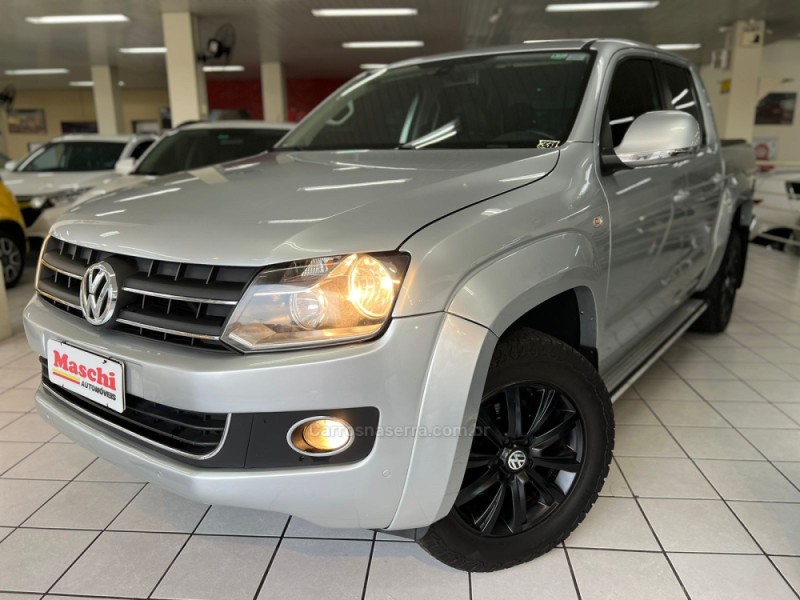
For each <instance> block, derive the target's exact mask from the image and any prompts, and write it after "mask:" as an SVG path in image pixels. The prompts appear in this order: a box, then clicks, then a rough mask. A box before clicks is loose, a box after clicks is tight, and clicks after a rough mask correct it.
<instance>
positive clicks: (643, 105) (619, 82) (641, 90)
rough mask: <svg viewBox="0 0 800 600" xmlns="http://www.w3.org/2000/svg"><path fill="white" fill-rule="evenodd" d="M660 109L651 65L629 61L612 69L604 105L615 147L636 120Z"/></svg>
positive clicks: (649, 61) (642, 59) (645, 62)
mask: <svg viewBox="0 0 800 600" xmlns="http://www.w3.org/2000/svg"><path fill="white" fill-rule="evenodd" d="M661 109H662V106H661V95H660V93H659V90H658V82H657V79H656V72H655V66H654V64H653V62H652V61H651V60H648V59H644V58H641V59H640V58H632V59H628V60H625V61H623V62H621V63H619V64H618V65H617V67H616V69H615V70H614V75H613V78H612V80H611V90H610V92H609V94H608V103H607V111H608V115H607V118H608V123H609V125H610V127H611V137H612V140H613V145H614V146H615V147H616V146H619V144H620V142H621V141H622V138H623V137H624V136H625V133H626V132H627V131H628V127H630V126H631V123H633V120H634V119H636V117H639V116H641V115H643V114H644V113H646V112H650V111H653V110H661Z"/></svg>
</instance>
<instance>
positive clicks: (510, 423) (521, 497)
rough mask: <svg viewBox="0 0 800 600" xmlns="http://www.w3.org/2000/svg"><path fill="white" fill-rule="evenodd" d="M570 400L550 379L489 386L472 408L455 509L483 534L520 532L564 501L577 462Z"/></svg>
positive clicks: (576, 426) (578, 438)
mask: <svg viewBox="0 0 800 600" xmlns="http://www.w3.org/2000/svg"><path fill="white" fill-rule="evenodd" d="M583 441H584V432H583V427H582V425H581V419H580V416H579V414H578V412H577V409H576V407H575V404H574V403H573V402H572V401H571V400H570V399H569V398H568V397H567V396H566V395H565V394H564V393H563V392H561V391H560V390H558V389H556V388H555V387H554V386H552V385H547V384H542V383H536V382H522V383H514V384H511V385H509V386H507V387H504V388H503V389H501V390H498V391H496V392H492V393H491V394H490V395H489V396H488V397H487V398H485V399H484V401H483V403H482V405H481V409H480V412H479V415H478V425H477V428H476V434H475V436H474V438H473V443H472V449H471V452H470V456H469V462H468V463H467V472H466V475H465V477H464V483H463V484H462V488H461V491H460V492H459V494H458V497H457V498H456V501H455V508H456V512H457V514H458V515H459V516H460V517H461V518H462V519H463V520H464V522H465V523H466V524H467V525H469V526H470V527H472V528H474V529H475V530H476V531H477V532H478V533H480V534H481V535H483V536H507V535H513V534H517V533H521V532H523V531H527V530H529V529H531V528H532V527H534V526H536V525H537V524H538V523H540V522H541V521H542V520H544V519H546V518H548V516H549V515H550V514H552V512H553V511H554V510H556V509H557V508H558V507H559V506H560V505H561V504H562V503H563V502H564V500H565V498H566V495H567V494H568V493H569V491H570V489H571V487H572V484H573V483H574V481H575V478H576V475H577V474H578V472H579V470H580V468H581V463H582V461H583V452H584V443H583Z"/></svg>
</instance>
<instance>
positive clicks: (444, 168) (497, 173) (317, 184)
mask: <svg viewBox="0 0 800 600" xmlns="http://www.w3.org/2000/svg"><path fill="white" fill-rule="evenodd" d="M558 155H559V151H558V150H530V149H525V150H505V149H498V150H459V151H447V150H386V151H346V152H343V151H339V152H322V151H317V152H293V153H273V154H265V155H260V156H258V157H255V158H250V159H245V160H242V161H237V162H233V163H227V164H225V165H216V166H213V167H206V168H203V169H198V170H196V171H191V172H188V173H178V174H175V175H169V176H166V177H161V178H158V179H155V180H151V181H146V182H142V183H138V184H136V185H134V186H133V187H132V188H127V189H125V190H121V191H117V192H111V193H110V194H108V195H106V196H103V197H101V198H98V199H95V200H90V201H88V202H84V203H82V204H79V205H77V206H75V207H73V208H72V209H71V210H69V211H68V212H67V213H65V214H64V215H63V217H62V218H61V220H59V221H58V222H57V223H56V225H55V226H54V229H53V233H54V234H55V235H56V236H57V237H58V238H60V239H63V240H65V241H68V242H72V243H75V244H79V245H82V246H89V247H93V248H98V249H102V250H110V251H114V252H119V253H125V254H131V255H135V256H141V257H144V258H151V259H156V260H168V261H178V262H194V263H204V264H224V265H232V266H236V265H239V266H262V265H267V264H274V263H281V262H286V261H291V260H301V259H306V258H312V257H315V256H330V255H337V254H348V253H352V252H378V251H383V250H393V249H396V248H398V247H399V246H400V245H401V244H402V243H403V241H404V240H405V239H406V238H408V237H409V236H411V235H412V234H414V233H415V232H416V231H418V230H419V229H421V228H422V227H425V226H426V225H427V224H429V223H431V222H432V221H435V220H437V219H440V218H442V217H444V216H446V215H448V214H450V213H452V212H455V211H458V210H460V209H462V208H464V207H466V206H469V205H471V204H474V203H476V202H480V201H482V200H486V199H488V198H491V197H492V196H496V195H498V194H501V193H503V192H507V191H509V190H512V189H514V188H518V187H520V186H523V185H527V184H530V183H531V182H533V181H536V180H538V179H541V178H543V177H544V176H546V175H547V174H548V173H549V172H550V171H552V169H553V168H554V167H555V165H556V163H557V162H558Z"/></svg>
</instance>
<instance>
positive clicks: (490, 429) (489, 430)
mask: <svg viewBox="0 0 800 600" xmlns="http://www.w3.org/2000/svg"><path fill="white" fill-rule="evenodd" d="M478 425H479V426H480V429H481V433H482V434H483V435H484V436H485V437H486V439H488V440H489V441H490V442H491V443H492V444H494V445H495V446H497V447H498V448H502V447H503V432H502V431H500V428H499V427H498V426H497V423H496V422H495V420H494V419H493V418H492V415H491V414H490V413H489V409H488V408H487V407H486V406H481V409H480V411H478Z"/></svg>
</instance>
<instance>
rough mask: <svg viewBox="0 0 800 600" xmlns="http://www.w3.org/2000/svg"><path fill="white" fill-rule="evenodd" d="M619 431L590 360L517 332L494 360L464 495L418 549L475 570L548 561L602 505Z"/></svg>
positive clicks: (553, 341) (540, 337) (534, 334)
mask: <svg viewBox="0 0 800 600" xmlns="http://www.w3.org/2000/svg"><path fill="white" fill-rule="evenodd" d="M613 427H614V426H613V415H612V410H611V401H610V398H609V395H608V391H607V390H606V388H605V385H604V384H603V382H602V380H601V379H600V377H599V375H598V374H597V371H596V370H595V369H594V367H593V366H592V365H591V364H590V363H589V361H587V360H586V358H584V357H583V356H582V355H581V354H580V353H578V352H577V351H576V350H574V349H573V348H572V347H570V346H568V345H567V344H565V343H563V342H561V341H560V340H557V339H555V338H553V337H550V336H548V335H545V334H543V333H540V332H537V331H534V330H530V329H521V330H518V331H516V332H514V333H512V334H510V335H509V336H508V337H507V338H505V339H504V340H502V341H501V342H500V344H499V345H498V347H497V350H496V351H495V355H494V357H493V359H492V365H491V367H490V370H489V374H488V378H487V382H486V388H485V391H484V397H483V401H482V403H481V407H480V411H479V414H478V423H477V427H476V431H475V435H474V437H473V441H472V448H471V451H470V457H469V461H468V463H467V468H466V473H465V475H464V481H463V482H462V484H461V490H460V492H459V494H458V496H457V498H456V500H455V503H454V506H453V508H452V509H451V510H450V513H449V514H448V515H447V516H446V517H445V518H444V519H442V520H441V521H438V522H437V523H434V524H433V525H431V526H430V527H429V528H428V530H427V532H426V534H425V535H424V536H423V537H422V538H421V539H420V540H419V544H420V545H421V546H422V547H423V548H424V549H425V550H427V551H428V552H429V553H430V554H432V555H433V556H434V557H436V558H437V559H439V560H440V561H442V562H444V563H446V564H448V565H450V566H452V567H455V568H457V569H463V570H469V571H494V570H497V569H504V568H507V567H511V566H513V565H516V564H519V563H522V562H526V561H528V560H531V559H533V558H535V557H537V556H539V555H541V554H544V553H545V552H547V551H548V550H550V549H551V548H552V547H553V546H555V545H556V544H558V543H560V542H561V541H562V540H563V539H564V538H566V537H567V536H568V535H569V534H570V532H571V531H572V530H573V529H575V527H576V526H577V525H578V523H580V522H581V521H582V520H583V518H584V516H585V515H586V513H587V512H588V510H589V509H590V508H591V506H592V504H593V503H594V501H595V499H596V498H597V494H598V492H599V491H600V488H601V487H602V485H603V481H604V479H605V477H606V474H607V473H608V466H609V463H610V461H611V451H612V449H613V439H614V431H613Z"/></svg>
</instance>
